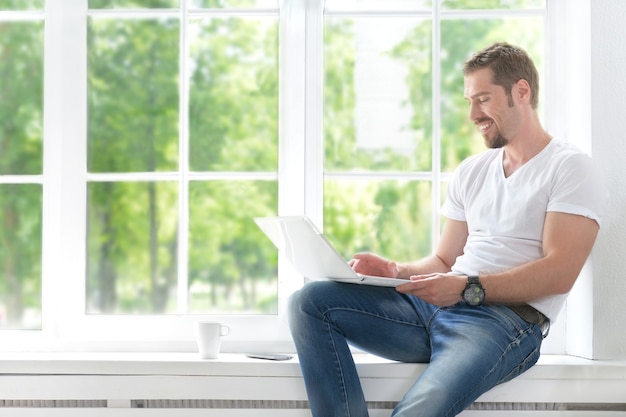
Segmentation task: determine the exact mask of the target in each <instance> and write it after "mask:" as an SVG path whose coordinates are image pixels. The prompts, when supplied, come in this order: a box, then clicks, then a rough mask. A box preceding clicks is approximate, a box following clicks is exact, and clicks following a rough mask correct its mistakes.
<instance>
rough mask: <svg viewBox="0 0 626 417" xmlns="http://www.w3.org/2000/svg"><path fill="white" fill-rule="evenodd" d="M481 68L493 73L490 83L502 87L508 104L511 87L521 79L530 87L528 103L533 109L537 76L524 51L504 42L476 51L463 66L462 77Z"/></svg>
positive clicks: (537, 81)
mask: <svg viewBox="0 0 626 417" xmlns="http://www.w3.org/2000/svg"><path fill="white" fill-rule="evenodd" d="M483 68H490V69H491V72H492V73H493V79H492V82H493V83H494V84H496V85H499V86H502V87H504V90H505V91H506V93H507V95H508V97H509V102H510V103H511V102H512V101H511V100H512V96H511V90H512V89H513V85H514V84H515V83H516V82H518V81H519V80H521V79H524V80H526V82H528V84H529V85H530V90H531V92H530V101H531V103H530V104H531V105H532V107H533V108H534V109H536V108H537V104H538V102H539V98H538V95H539V74H538V73H537V68H536V67H535V64H534V63H533V61H532V59H530V57H529V56H528V54H527V53H526V51H524V50H523V49H522V48H518V47H517V46H513V45H509V44H508V43H506V42H498V43H494V44H493V45H491V46H489V47H487V48H485V49H483V50H482V51H478V52H477V53H476V54H474V55H473V56H472V57H471V58H470V59H468V60H467V61H466V62H465V65H464V66H463V75H467V74H471V73H472V72H474V71H477V70H479V69H483Z"/></svg>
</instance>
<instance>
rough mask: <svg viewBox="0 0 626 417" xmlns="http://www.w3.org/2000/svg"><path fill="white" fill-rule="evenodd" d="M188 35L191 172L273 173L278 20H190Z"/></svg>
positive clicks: (276, 125) (276, 110)
mask: <svg viewBox="0 0 626 417" xmlns="http://www.w3.org/2000/svg"><path fill="white" fill-rule="evenodd" d="M190 32H191V33H192V34H194V35H193V37H192V39H191V47H190V49H191V64H190V66H191V68H192V71H193V72H192V74H191V76H190V110H189V129H190V156H189V159H190V167H191V169H192V170H194V171H208V170H213V171H276V167H277V164H278V62H277V61H278V58H277V57H278V52H277V50H278V49H277V48H278V22H277V20H276V19H275V18H265V19H253V18H230V19H223V18H214V19H201V20H193V21H192V23H191V26H190Z"/></svg>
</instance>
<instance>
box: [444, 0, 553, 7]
mask: <svg viewBox="0 0 626 417" xmlns="http://www.w3.org/2000/svg"><path fill="white" fill-rule="evenodd" d="M441 7H442V8H443V9H543V8H545V7H546V0H443V1H442V2H441Z"/></svg>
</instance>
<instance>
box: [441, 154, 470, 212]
mask: <svg viewBox="0 0 626 417" xmlns="http://www.w3.org/2000/svg"><path fill="white" fill-rule="evenodd" d="M462 166H463V165H461V166H459V167H458V168H457V169H456V170H455V171H454V173H453V174H452V178H451V179H450V182H449V183H448V187H447V189H446V200H445V202H444V203H443V206H442V207H441V214H443V215H444V216H446V217H447V218H449V219H451V220H458V221H461V222H464V221H467V218H466V217H465V207H464V204H463V199H462V196H461V186H460V180H461V174H460V171H461V169H462Z"/></svg>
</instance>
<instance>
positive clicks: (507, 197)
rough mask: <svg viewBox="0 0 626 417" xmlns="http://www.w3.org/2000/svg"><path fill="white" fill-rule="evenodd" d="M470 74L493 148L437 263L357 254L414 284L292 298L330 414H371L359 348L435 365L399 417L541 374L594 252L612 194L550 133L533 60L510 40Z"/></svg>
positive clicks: (481, 157)
mask: <svg viewBox="0 0 626 417" xmlns="http://www.w3.org/2000/svg"><path fill="white" fill-rule="evenodd" d="M464 75H465V98H466V100H467V102H468V104H469V117H470V120H471V121H472V122H473V123H474V124H475V125H476V128H477V129H478V130H479V132H480V133H481V134H482V135H483V137H484V140H485V143H486V144H487V146H488V147H489V148H490V149H488V150H486V151H484V152H482V153H480V154H478V155H475V156H472V157H470V158H468V159H466V160H465V161H464V162H463V163H461V165H460V166H459V167H458V169H457V170H456V171H455V173H454V175H453V178H452V180H451V181H450V183H449V185H448V189H447V199H446V202H445V204H444V206H443V210H442V211H443V214H444V215H445V216H446V217H447V221H446V223H445V225H444V229H443V232H442V235H441V239H440V242H439V245H438V247H437V248H436V251H435V253H433V254H432V255H431V256H429V257H426V258H424V259H421V260H419V261H416V262H413V263H396V262H393V261H390V260H387V259H384V258H382V257H380V256H377V255H374V254H371V253H361V254H356V255H355V256H354V259H353V260H351V261H350V265H351V266H352V267H353V269H354V270H356V271H357V272H361V273H364V274H370V275H380V276H388V277H399V278H406V279H407V283H406V284H402V285H400V286H398V287H397V288H395V289H393V288H381V287H371V286H361V285H352V284H341V283H335V282H325V281H320V282H312V283H309V284H307V285H305V286H304V288H302V289H301V290H300V291H299V292H297V293H295V294H294V295H293V296H292V298H291V300H290V311H289V314H290V316H289V320H290V327H291V332H292V335H293V338H294V342H295V344H296V348H297V350H298V355H299V358H300V364H301V367H302V374H303V376H304V379H305V383H306V388H307V394H308V397H309V403H310V405H311V411H312V413H313V415H314V416H316V417H340V416H341V417H343V416H345V417H348V416H350V417H363V416H367V415H368V412H367V407H366V404H365V399H364V397H363V392H362V389H361V385H360V382H359V378H358V375H357V372H356V368H355V365H354V361H353V358H352V355H351V353H350V350H349V347H348V344H351V345H353V346H355V347H358V348H360V349H362V350H365V351H368V352H371V353H373V354H376V355H379V356H382V357H385V358H389V359H393V360H398V361H404V362H425V363H426V362H427V363H429V365H428V367H427V368H426V370H425V371H424V372H423V373H422V374H421V375H420V377H419V378H418V379H417V381H416V382H415V384H414V385H413V387H412V388H411V389H410V390H409V391H408V392H407V393H406V395H405V396H404V398H403V399H402V400H401V401H400V403H399V404H398V405H397V407H396V409H395V410H394V412H393V416H398V417H399V416H402V417H409V416H410V417H418V416H420V417H423V416H432V417H442V416H454V415H456V414H458V413H460V412H461V411H462V410H464V409H465V408H466V407H467V406H468V405H470V404H471V403H472V402H473V401H474V400H475V399H476V398H478V397H479V396H480V395H481V394H482V393H484V392H486V391H488V390H489V389H491V388H492V387H494V386H495V385H497V384H500V383H502V382H505V381H508V380H510V379H512V378H514V377H516V376H518V375H519V374H521V373H522V372H524V371H526V370H527V369H528V368H530V367H531V366H533V365H534V364H535V362H536V361H537V359H538V358H539V351H540V347H541V342H542V339H543V337H544V336H545V335H546V334H547V330H548V328H549V325H550V321H553V320H554V319H555V317H556V316H557V314H558V312H559V310H560V309H561V307H562V305H563V303H564V301H565V297H566V296H567V294H568V292H569V291H570V289H571V288H572V285H573V284H574V282H575V280H576V278H577V276H578V274H579V272H580V270H581V268H582V266H583V264H584V262H585V260H586V259H587V257H588V255H589V253H590V251H591V248H592V246H593V243H594V241H595V239H596V235H597V233H598V229H599V222H600V219H601V216H602V213H603V207H604V204H605V201H606V193H605V191H604V188H603V185H602V183H601V181H600V180H599V178H598V176H597V174H596V172H595V171H594V168H593V165H592V162H591V159H590V158H589V157H588V156H587V155H585V154H583V153H581V152H580V151H578V150H576V149H574V148H573V147H572V146H570V145H567V144H566V143H563V142H559V141H558V140H557V139H553V138H552V137H551V136H550V135H549V134H548V133H547V132H546V131H545V130H544V129H543V127H542V126H541V123H540V121H539V117H538V114H537V96H538V75H537V70H536V68H535V66H534V64H533V62H532V60H531V59H530V58H529V57H528V55H527V54H526V53H525V52H524V51H523V50H521V49H520V48H517V47H514V46H511V45H509V44H506V43H498V44H494V45H492V46H490V47H488V48H486V49H484V50H483V51H480V52H478V53H477V54H476V55H474V56H473V57H472V58H471V59H469V60H468V61H467V62H466V63H465V67H464Z"/></svg>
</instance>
